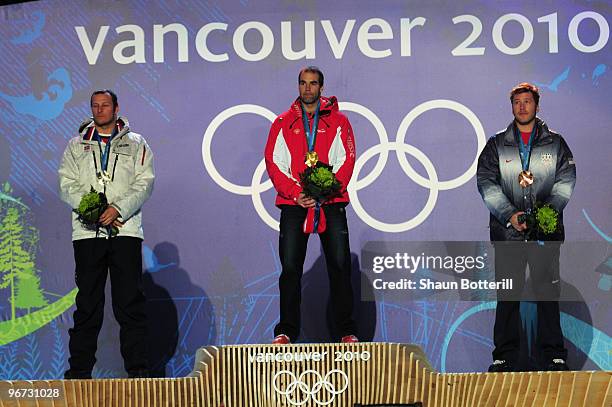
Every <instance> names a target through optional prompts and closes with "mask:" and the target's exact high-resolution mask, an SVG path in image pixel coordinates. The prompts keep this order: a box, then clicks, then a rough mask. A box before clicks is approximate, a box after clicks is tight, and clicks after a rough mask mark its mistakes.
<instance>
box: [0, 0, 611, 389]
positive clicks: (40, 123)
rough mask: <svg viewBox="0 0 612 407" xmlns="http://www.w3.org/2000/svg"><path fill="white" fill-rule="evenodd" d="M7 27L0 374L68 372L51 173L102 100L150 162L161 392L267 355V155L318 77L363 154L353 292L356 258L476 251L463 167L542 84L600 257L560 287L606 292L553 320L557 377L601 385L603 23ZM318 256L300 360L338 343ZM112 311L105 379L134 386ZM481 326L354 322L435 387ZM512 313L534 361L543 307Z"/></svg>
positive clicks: (273, 16)
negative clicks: (422, 247)
mask: <svg viewBox="0 0 612 407" xmlns="http://www.w3.org/2000/svg"><path fill="white" fill-rule="evenodd" d="M0 19H1V20H2V24H1V25H0V54H1V55H2V59H1V65H0V67H1V71H2V78H3V81H2V83H0V183H1V185H2V188H1V189H0V273H1V276H0V316H1V317H0V320H1V321H0V378H2V379H20V378H27V379H32V378H59V377H61V375H62V372H63V370H64V369H65V368H66V360H67V329H68V327H70V326H71V319H72V318H71V312H72V308H71V307H72V305H73V300H74V295H75V291H74V280H73V260H72V246H71V243H70V222H69V210H70V209H69V208H68V207H67V206H65V205H64V204H63V203H62V202H61V201H60V200H59V197H58V192H57V168H58V165H59V161H60V158H61V155H62V152H63V150H64V148H65V146H66V143H67V141H68V140H69V138H71V137H73V136H75V135H76V134H77V127H78V125H79V123H80V122H81V121H82V120H83V119H84V118H86V117H88V116H89V114H90V110H89V95H90V94H91V91H92V90H93V89H95V88H112V89H114V90H115V91H116V93H117V94H118V96H119V104H120V110H121V113H122V114H123V115H125V116H127V117H128V118H129V120H130V123H131V125H132V128H133V130H134V131H136V132H138V133H141V134H143V135H144V136H145V137H146V138H147V140H148V142H149V143H150V145H151V148H152V149H153V151H154V152H155V166H156V173H157V179H156V184H155V190H154V193H153V196H152V198H151V199H150V201H149V202H147V203H146V205H145V207H144V219H145V220H144V228H145V242H144V245H145V246H144V250H143V256H144V263H145V265H146V271H145V289H146V291H147V294H148V296H149V298H150V304H149V313H150V315H151V317H152V318H151V323H150V330H151V335H150V336H151V338H155V340H154V341H153V343H152V344H151V355H152V361H153V362H154V364H155V368H156V370H157V373H158V374H160V375H168V376H181V375H185V374H187V373H188V372H189V371H190V370H191V368H192V367H193V357H194V353H195V350H196V349H197V347H199V346H202V345H208V344H233V343H259V342H264V343H267V342H269V341H270V339H271V338H272V334H273V332H272V329H273V326H274V324H275V323H276V322H277V319H278V289H277V279H278V274H279V272H280V265H279V261H278V253H277V239H278V232H277V231H276V227H277V222H278V217H279V211H278V210H277V209H276V208H275V207H274V204H273V202H274V192H273V190H272V189H271V184H270V182H269V180H268V178H267V175H266V174H265V168H264V166H263V161H262V156H263V148H264V144H265V141H266V138H267V133H268V129H269V125H270V121H271V120H273V118H274V117H275V116H276V115H277V114H279V113H281V112H282V111H284V110H286V109H287V108H288V107H289V105H290V103H291V102H292V101H293V99H294V98H295V97H296V96H297V83H296V82H297V73H298V71H299V69H300V67H302V66H304V65H310V64H315V65H318V66H320V67H321V68H322V69H323V71H324V72H325V74H326V77H325V87H324V94H326V95H336V96H337V97H338V99H339V100H340V102H341V109H342V110H343V111H345V112H346V114H347V115H348V116H349V118H350V120H351V123H352V125H353V129H354V131H355V135H356V144H357V152H358V161H357V165H356V170H355V175H354V179H353V184H352V185H351V187H350V191H351V192H350V193H351V200H352V205H351V206H349V210H348V214H349V227H350V237H351V247H352V251H353V269H354V270H353V271H354V280H355V286H356V287H360V281H361V280H362V279H364V278H367V275H366V273H365V271H364V270H362V269H363V268H362V267H361V265H360V251H361V248H362V247H363V246H364V245H365V244H366V243H367V242H369V241H446V240H460V241H481V240H488V229H487V225H488V213H487V211H486V208H485V207H484V205H483V203H482V201H481V199H480V196H479V195H478V192H477V190H476V181H475V178H474V175H475V160H476V158H477V156H478V153H479V151H480V149H481V148H482V147H483V145H484V143H485V141H486V139H487V138H488V137H489V136H491V135H493V134H494V133H495V132H496V131H497V130H499V129H501V128H505V127H506V126H507V124H508V123H509V122H510V121H511V119H512V116H511V108H510V104H509V100H508V91H509V89H510V88H511V87H512V86H513V85H515V84H516V83H518V82H520V81H532V82H534V83H536V84H537V85H538V86H540V87H541V89H542V100H541V109H540V116H541V117H542V118H543V119H544V120H546V121H547V122H548V123H549V124H550V126H551V127H552V128H553V129H556V130H558V131H559V132H561V133H562V134H563V135H564V137H565V139H566V140H567V142H568V144H569V145H570V147H571V148H572V151H573V153H574V157H575V161H576V163H577V170H578V180H577V185H576V189H575V191H574V196H573V197H572V199H571V201H570V203H569V205H568V207H567V209H566V211H565V216H564V217H565V223H566V228H567V230H566V235H567V238H568V240H571V241H593V242H596V243H597V244H599V245H602V244H603V247H604V250H603V251H602V252H601V254H600V255H601V259H598V260H599V261H598V262H597V264H598V266H597V267H591V266H589V267H590V268H588V269H581V270H570V271H569V272H580V273H591V274H590V275H591V276H592V275H593V274H592V273H597V279H596V281H597V287H596V289H595V290H594V291H593V293H590V294H589V295H588V297H587V298H584V301H577V302H571V303H569V302H565V303H563V304H562V311H563V314H562V324H563V329H564V333H565V336H566V339H567V345H568V347H569V348H570V360H569V363H570V365H571V366H573V367H575V368H578V369H608V370H610V369H612V339H611V338H610V335H612V330H611V328H610V326H611V324H610V323H611V321H612V318H611V316H610V315H612V314H611V312H610V310H611V307H610V298H611V296H610V292H611V290H612V278H611V276H610V270H611V269H612V260H611V258H610V255H609V253H608V250H609V247H610V246H609V245H610V243H611V237H610V234H611V233H612V232H611V231H612V221H611V219H610V216H609V214H610V210H611V205H610V202H612V188H611V187H610V182H609V181H608V179H609V174H610V172H611V171H610V170H611V169H612V165H611V163H610V159H609V157H610V149H609V147H607V145H608V144H607V143H608V139H609V131H610V129H612V116H611V115H610V108H611V106H612V104H611V102H610V98H609V94H610V91H611V78H610V66H611V64H612V61H611V55H612V54H611V52H610V41H609V38H610V29H609V24H610V23H609V22H610V6H609V4H608V3H606V2H596V1H559V2H535V1H504V2H487V1H463V2H451V1H448V2H446V1H433V2H424V1H423V2H415V1H412V2H406V1H381V2H366V1H345V0H340V1H335V2H323V1H280V2H279V1H269V0H259V1H253V0H240V1H232V2H220V1H191V0H185V1H164V2H150V1H144V0H134V1H122V2H99V1H78V2H77V1H65V2H58V1H38V2H29V3H24V4H20V5H12V6H3V7H0ZM317 240H318V239H317V238H316V237H313V238H311V241H310V242H311V244H310V246H309V252H308V257H307V261H306V265H305V275H304V281H303V290H304V296H303V298H304V301H303V302H304V304H303V309H304V310H308V312H304V327H303V335H302V338H301V340H303V341H326V340H329V338H330V332H329V330H330V329H332V328H330V327H328V323H327V320H328V319H329V318H322V316H326V315H328V314H329V311H328V309H327V308H328V306H327V303H326V302H325V301H321V299H322V298H327V295H328V293H327V290H328V289H327V282H326V275H325V269H324V260H323V258H322V254H321V251H320V248H319V245H318V242H317ZM589 260H590V261H589V264H591V263H592V259H589ZM578 294H580V293H578ZM108 302H110V299H109V301H108ZM109 306H110V304H107V309H108V315H106V318H105V322H104V327H103V331H102V334H101V336H100V339H99V351H98V360H99V362H98V364H97V366H96V371H95V375H97V376H100V377H104V376H122V375H124V373H123V372H122V361H121V359H120V355H119V350H118V329H117V326H116V323H115V322H114V319H113V317H112V313H111V311H110V307H109ZM493 309H494V303H490V302H457V301H455V302H432V301H427V300H422V301H398V300H396V299H385V298H382V299H378V300H377V301H376V302H368V301H358V303H357V319H358V321H359V325H360V336H361V337H362V338H363V339H367V340H376V341H394V342H409V343H416V344H419V345H420V346H422V347H423V349H424V350H425V352H426V353H427V355H428V357H429V358H430V360H431V361H432V363H433V365H434V367H436V368H438V369H441V370H442V371H480V370H483V369H484V368H486V366H487V365H488V363H489V362H490V360H489V359H490V352H491V350H492V340H491V334H492V326H493V316H494V312H493V311H492V310H493ZM522 311H523V316H524V328H525V329H524V331H525V341H526V343H527V346H530V345H531V344H532V342H533V341H534V340H537V338H534V335H533V327H534V326H535V321H534V312H533V305H532V304H529V303H526V304H524V307H523V310H522Z"/></svg>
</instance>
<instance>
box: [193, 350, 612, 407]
mask: <svg viewBox="0 0 612 407" xmlns="http://www.w3.org/2000/svg"><path fill="white" fill-rule="evenodd" d="M196 360H197V361H196V366H195V371H194V372H193V373H192V375H194V376H200V378H201V387H202V396H203V399H202V400H203V402H204V405H205V406H215V407H216V406H224V407H230V406H231V407H253V406H258V407H280V406H283V407H285V406H287V407H291V406H308V407H311V406H312V407H317V406H338V407H344V406H346V407H353V406H357V405H362V406H368V405H371V406H393V405H396V406H402V405H404V406H406V405H415V404H417V403H422V405H423V406H424V407H430V406H449V407H450V406H457V407H465V406H478V407H480V406H495V407H501V406H538V407H540V406H556V407H557V406H558V407H560V406H567V407H577V406H584V407H592V406H601V407H612V372H529V373H469V374H440V373H437V372H435V371H434V370H433V369H432V368H431V366H430V364H429V362H428V361H427V358H426V357H425V355H424V354H423V351H422V350H421V349H420V348H419V347H418V346H414V345H403V344H390V343H359V344H329V343H326V344H304V345H301V344H297V345H280V346H279V345H236V346H224V347H220V348H217V347H207V348H202V349H200V350H199V351H198V354H197V358H196Z"/></svg>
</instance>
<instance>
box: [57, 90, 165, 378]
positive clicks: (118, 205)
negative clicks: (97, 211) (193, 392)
mask: <svg viewBox="0 0 612 407" xmlns="http://www.w3.org/2000/svg"><path fill="white" fill-rule="evenodd" d="M91 112H92V115H93V117H92V118H89V119H87V120H85V121H84V122H83V123H82V124H81V125H80V126H79V135H78V136H77V137H74V138H72V139H71V140H70V141H69V142H68V147H67V148H66V150H65V151H64V155H63V157H62V162H61V164H60V168H59V184H60V196H61V198H62V200H63V201H64V202H66V203H67V204H68V205H70V207H71V208H73V209H75V208H77V207H78V206H79V202H80V201H81V198H82V197H83V195H85V194H86V193H88V192H89V191H90V189H91V188H92V187H93V188H94V189H95V190H96V191H99V192H104V193H105V194H106V197H107V199H108V202H109V206H108V208H107V209H106V210H105V211H104V212H103V213H102V215H101V216H100V218H99V220H98V225H97V227H95V228H90V227H86V226H85V225H83V224H82V223H81V222H80V221H79V220H78V217H77V215H76V213H74V211H73V213H72V244H73V247H74V259H75V264H76V270H75V281H76V285H77V287H78V289H79V291H78V294H77V297H76V310H75V312H74V327H73V328H72V329H70V330H69V333H70V342H69V348H70V359H69V363H70V368H69V370H67V371H66V373H65V375H64V378H66V379H87V378H91V372H92V369H93V366H94V364H95V362H96V358H95V353H96V349H97V340H98V334H99V332H100V328H101V327H102V320H103V316H104V285H105V283H106V277H107V275H108V274H109V273H110V278H111V295H112V301H113V312H114V314H115V318H116V319H117V321H118V322H119V325H120V342H121V355H122V356H123V360H124V364H125V369H126V371H127V373H128V376H129V377H146V376H148V365H147V357H146V313H145V312H146V311H145V297H144V294H143V291H142V283H141V281H142V257H141V245H142V239H143V232H142V212H141V207H142V205H143V204H144V202H145V201H146V200H147V199H148V198H149V197H150V196H151V192H152V190H153V181H154V179H155V174H154V170H153V154H152V152H151V149H150V148H149V146H148V145H147V142H146V141H145V139H144V138H143V137H142V136H140V135H139V134H136V133H133V132H131V131H130V128H129V123H128V121H127V119H126V118H124V117H118V116H117V113H118V112H119V105H118V103H117V96H116V95H115V94H114V93H113V92H112V91H111V90H108V89H104V90H98V91H95V92H94V93H93V94H92V95H91ZM113 227H114V228H115V229H116V230H118V233H117V234H116V235H115V234H111V229H112V228H113Z"/></svg>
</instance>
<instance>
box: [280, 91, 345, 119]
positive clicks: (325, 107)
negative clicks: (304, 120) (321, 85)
mask: <svg viewBox="0 0 612 407" xmlns="http://www.w3.org/2000/svg"><path fill="white" fill-rule="evenodd" d="M319 99H320V100H321V110H320V112H319V115H320V116H321V117H324V116H328V115H330V114H331V113H332V112H335V111H338V99H337V98H336V97H335V96H330V97H329V98H328V97H325V96H321V97H320V98H319ZM289 111H291V113H293V114H294V115H295V116H297V117H300V118H301V117H302V103H301V100H300V98H299V97H298V98H297V99H295V100H294V101H293V103H292V104H291V107H290V108H289Z"/></svg>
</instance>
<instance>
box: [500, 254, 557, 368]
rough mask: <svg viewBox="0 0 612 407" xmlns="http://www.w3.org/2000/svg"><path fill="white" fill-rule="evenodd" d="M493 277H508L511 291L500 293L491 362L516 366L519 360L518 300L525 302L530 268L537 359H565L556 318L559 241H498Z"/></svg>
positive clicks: (548, 360)
mask: <svg viewBox="0 0 612 407" xmlns="http://www.w3.org/2000/svg"><path fill="white" fill-rule="evenodd" d="M494 246H495V278H496V280H498V281H499V280H501V279H503V278H511V279H512V280H513V290H512V291H510V292H507V291H503V292H502V291H501V290H500V291H499V292H498V302H497V309H496V312H495V327H494V329H493V342H494V344H495V349H494V350H493V359H499V360H508V361H510V362H512V363H515V362H517V361H518V359H519V350H520V337H521V331H522V330H521V316H520V301H521V299H525V298H526V297H525V291H524V288H525V272H526V266H527V265H529V273H530V279H531V283H532V284H531V288H532V295H531V296H529V299H533V300H535V302H536V304H537V312H538V315H537V321H538V322H537V331H536V335H537V338H536V345H537V348H538V352H539V357H540V358H542V359H543V360H544V361H546V362H548V363H550V361H551V360H552V359H556V358H559V359H566V358H567V349H565V347H564V345H563V332H562V331H561V321H560V315H559V301H558V299H559V292H560V284H561V283H560V278H559V251H560V246H561V244H560V243H559V242H545V244H544V245H540V244H538V243H537V242H499V243H496V244H495V245H494Z"/></svg>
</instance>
